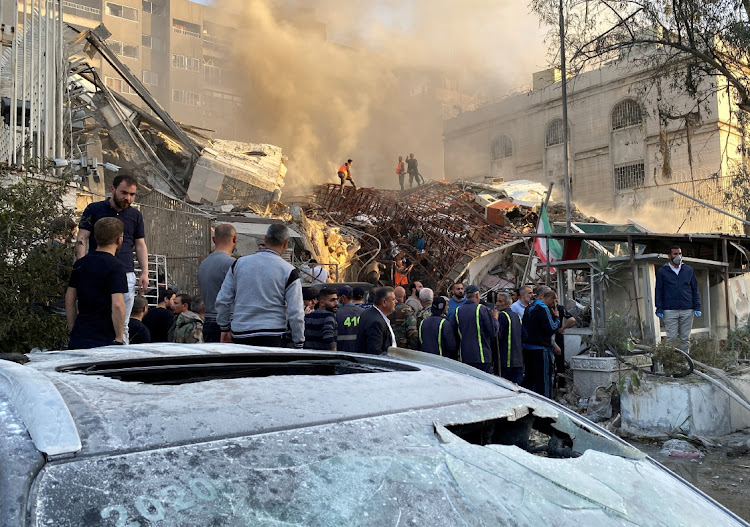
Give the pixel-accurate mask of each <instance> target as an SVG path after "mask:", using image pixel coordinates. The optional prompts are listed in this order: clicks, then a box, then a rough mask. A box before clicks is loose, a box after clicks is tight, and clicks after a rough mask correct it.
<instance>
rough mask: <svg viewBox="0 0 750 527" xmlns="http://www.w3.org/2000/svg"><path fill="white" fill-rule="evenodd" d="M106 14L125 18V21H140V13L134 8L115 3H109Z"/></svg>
mask: <svg viewBox="0 0 750 527" xmlns="http://www.w3.org/2000/svg"><path fill="white" fill-rule="evenodd" d="M104 12H105V13H107V14H108V15H109V16H116V17H117V18H124V19H125V20H132V21H133V22H138V21H139V20H140V12H139V11H138V10H137V9H135V8H134V7H129V6H126V5H120V4H115V3H113V2H107V4H106V5H105V6H104Z"/></svg>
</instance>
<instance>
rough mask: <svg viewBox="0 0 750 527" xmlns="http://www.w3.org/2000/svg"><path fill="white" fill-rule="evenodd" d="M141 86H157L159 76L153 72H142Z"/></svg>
mask: <svg viewBox="0 0 750 527" xmlns="http://www.w3.org/2000/svg"><path fill="white" fill-rule="evenodd" d="M143 84H150V85H151V86H158V85H159V74H158V73H156V72H155V71H147V70H143Z"/></svg>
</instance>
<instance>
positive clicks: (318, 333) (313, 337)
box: [305, 287, 339, 351]
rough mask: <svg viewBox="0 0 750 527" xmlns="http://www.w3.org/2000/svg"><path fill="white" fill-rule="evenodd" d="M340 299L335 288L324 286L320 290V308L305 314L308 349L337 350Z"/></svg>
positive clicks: (306, 345) (306, 344)
mask: <svg viewBox="0 0 750 527" xmlns="http://www.w3.org/2000/svg"><path fill="white" fill-rule="evenodd" d="M338 301H339V298H338V295H337V294H336V291H335V290H334V289H333V288H331V287H324V288H323V289H321V290H320V293H318V309H316V310H315V311H313V312H312V313H310V314H309V315H305V348H306V349H314V350H330V351H336V337H337V336H338V325H337V323H336V311H337V310H338V307H339V304H338Z"/></svg>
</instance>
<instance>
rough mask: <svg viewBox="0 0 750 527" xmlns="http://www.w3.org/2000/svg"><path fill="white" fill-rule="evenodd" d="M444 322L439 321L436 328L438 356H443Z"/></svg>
mask: <svg viewBox="0 0 750 527" xmlns="http://www.w3.org/2000/svg"><path fill="white" fill-rule="evenodd" d="M444 322H445V319H443V320H441V321H440V325H439V326H438V350H440V356H441V357H442V356H443V340H442V337H443V323H444Z"/></svg>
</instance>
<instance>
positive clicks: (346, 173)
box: [338, 159, 357, 195]
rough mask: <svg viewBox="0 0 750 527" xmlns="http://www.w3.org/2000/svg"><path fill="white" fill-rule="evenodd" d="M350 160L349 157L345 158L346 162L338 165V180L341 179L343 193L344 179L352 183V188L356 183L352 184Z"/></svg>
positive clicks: (342, 192) (355, 186)
mask: <svg viewBox="0 0 750 527" xmlns="http://www.w3.org/2000/svg"><path fill="white" fill-rule="evenodd" d="M353 162H354V161H352V160H351V159H347V160H346V163H344V164H343V165H341V166H340V167H339V171H338V175H339V180H341V194H342V195H343V194H344V183H346V180H349V182H350V183H351V184H352V186H353V187H354V188H357V185H355V184H354V180H353V179H352V163H353Z"/></svg>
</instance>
